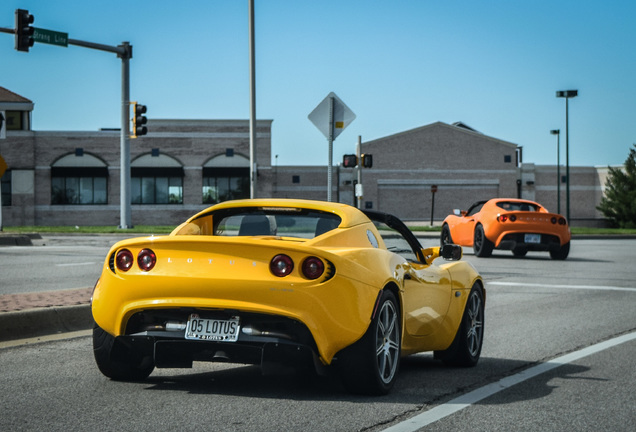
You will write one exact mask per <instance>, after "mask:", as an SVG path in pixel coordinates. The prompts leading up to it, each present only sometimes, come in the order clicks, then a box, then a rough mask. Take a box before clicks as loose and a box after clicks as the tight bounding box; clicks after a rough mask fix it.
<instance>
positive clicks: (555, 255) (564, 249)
mask: <svg viewBox="0 0 636 432" xmlns="http://www.w3.org/2000/svg"><path fill="white" fill-rule="evenodd" d="M569 254H570V242H567V243H566V244H564V245H563V246H561V247H560V248H559V250H555V251H550V258H552V259H553V260H561V261H563V260H564V259H566V258H567V257H568V255H569Z"/></svg>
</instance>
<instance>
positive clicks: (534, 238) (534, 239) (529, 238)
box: [525, 234, 541, 243]
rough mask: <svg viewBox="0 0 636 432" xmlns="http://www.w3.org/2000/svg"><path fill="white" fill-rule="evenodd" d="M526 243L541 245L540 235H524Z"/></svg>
mask: <svg viewBox="0 0 636 432" xmlns="http://www.w3.org/2000/svg"><path fill="white" fill-rule="evenodd" d="M525 242H526V243H541V234H526V237H525Z"/></svg>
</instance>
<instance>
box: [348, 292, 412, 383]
mask: <svg viewBox="0 0 636 432" xmlns="http://www.w3.org/2000/svg"><path fill="white" fill-rule="evenodd" d="M378 304H379V307H378V309H377V311H376V313H375V316H374V317H373V319H372V321H371V325H370V326H369V329H368V330H367V332H366V333H365V334H364V336H363V337H362V339H360V340H359V341H358V342H356V343H355V344H353V345H351V346H350V347H348V348H345V349H344V350H343V351H342V352H341V353H340V354H339V356H338V357H339V360H338V363H339V368H340V373H341V376H342V381H343V383H344V385H345V388H346V389H347V390H348V391H350V392H351V393H358V394H370V395H384V394H387V393H388V392H389V391H390V390H391V388H392V387H393V384H394V383H395V380H396V378H397V372H398V369H399V365H400V350H401V340H402V333H401V330H400V314H399V309H398V305H397V300H396V298H395V295H394V294H393V293H392V292H391V291H388V290H385V291H383V292H382V294H381V297H380V301H379V303H378Z"/></svg>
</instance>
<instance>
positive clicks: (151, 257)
mask: <svg viewBox="0 0 636 432" xmlns="http://www.w3.org/2000/svg"><path fill="white" fill-rule="evenodd" d="M156 263H157V256H156V255H155V253H154V252H153V251H151V250H150V249H142V250H141V251H140V252H139V255H137V264H138V265H139V268H140V269H142V270H143V271H150V270H152V268H153V267H154V266H155V264H156Z"/></svg>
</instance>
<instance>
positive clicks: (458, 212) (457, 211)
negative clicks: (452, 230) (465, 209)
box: [453, 209, 462, 216]
mask: <svg viewBox="0 0 636 432" xmlns="http://www.w3.org/2000/svg"><path fill="white" fill-rule="evenodd" d="M453 214H454V215H455V216H462V211H461V210H460V209H453Z"/></svg>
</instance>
